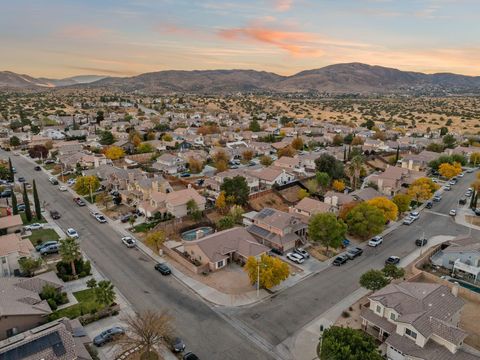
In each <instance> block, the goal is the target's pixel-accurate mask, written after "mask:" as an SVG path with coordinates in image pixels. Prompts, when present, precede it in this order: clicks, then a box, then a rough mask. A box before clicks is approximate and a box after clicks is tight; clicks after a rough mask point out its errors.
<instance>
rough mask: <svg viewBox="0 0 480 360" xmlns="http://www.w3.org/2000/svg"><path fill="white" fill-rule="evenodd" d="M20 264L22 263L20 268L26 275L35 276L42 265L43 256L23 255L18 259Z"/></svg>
mask: <svg viewBox="0 0 480 360" xmlns="http://www.w3.org/2000/svg"><path fill="white" fill-rule="evenodd" d="M18 265H20V270H22V273H24V274H25V275H26V276H33V275H34V274H35V271H36V270H38V269H40V267H41V266H42V258H38V259H34V258H31V257H21V258H20V259H18Z"/></svg>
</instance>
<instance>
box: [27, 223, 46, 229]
mask: <svg viewBox="0 0 480 360" xmlns="http://www.w3.org/2000/svg"><path fill="white" fill-rule="evenodd" d="M39 229H43V224H39V223H33V224H30V225H27V226H25V230H39Z"/></svg>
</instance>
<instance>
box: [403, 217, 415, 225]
mask: <svg viewBox="0 0 480 360" xmlns="http://www.w3.org/2000/svg"><path fill="white" fill-rule="evenodd" d="M414 221H415V219H414V218H412V217H411V216H407V217H406V218H405V219H403V222H402V223H403V225H411V224H413V222H414Z"/></svg>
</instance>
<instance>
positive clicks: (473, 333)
mask: <svg viewBox="0 0 480 360" xmlns="http://www.w3.org/2000/svg"><path fill="white" fill-rule="evenodd" d="M478 309H480V302H473V301H468V300H466V304H465V306H464V307H463V310H462V317H461V318H460V327H461V328H462V329H464V330H465V331H467V332H468V333H469V334H470V335H469V336H468V337H467V338H466V339H465V344H467V345H470V346H473V347H474V348H476V349H480V311H478Z"/></svg>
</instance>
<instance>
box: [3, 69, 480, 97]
mask: <svg viewBox="0 0 480 360" xmlns="http://www.w3.org/2000/svg"><path fill="white" fill-rule="evenodd" d="M65 86H68V87H81V88H103V89H106V90H115V91H125V92H134V91H136V92H142V93H150V94H173V93H193V94H221V93H236V92H278V93H286V92H288V93H296V92H299V93H305V92H316V93H337V94H341V93H350V94H351V93H362V94H373V93H378V94H385V93H400V94H402V93H457V94H461V93H480V76H476V77H475V76H465V75H457V74H449V73H439V74H431V75H430V74H423V73H419V72H409V71H401V70H398V69H393V68H387V67H382V66H372V65H366V64H361V63H348V64H336V65H329V66H326V67H323V68H320V69H314V70H306V71H302V72H299V73H297V74H295V75H292V76H281V75H277V74H274V73H270V72H264V71H255V70H204V71H199V70H195V71H175V70H169V71H159V72H151V73H145V74H141V75H137V76H132V77H101V76H98V77H97V76H93V75H92V76H81V77H72V78H68V79H61V80H52V79H43V78H40V79H35V78H32V77H29V76H28V75H19V74H15V73H12V72H8V71H4V72H0V87H11V88H31V87H33V88H37V89H41V88H45V87H65Z"/></svg>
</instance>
